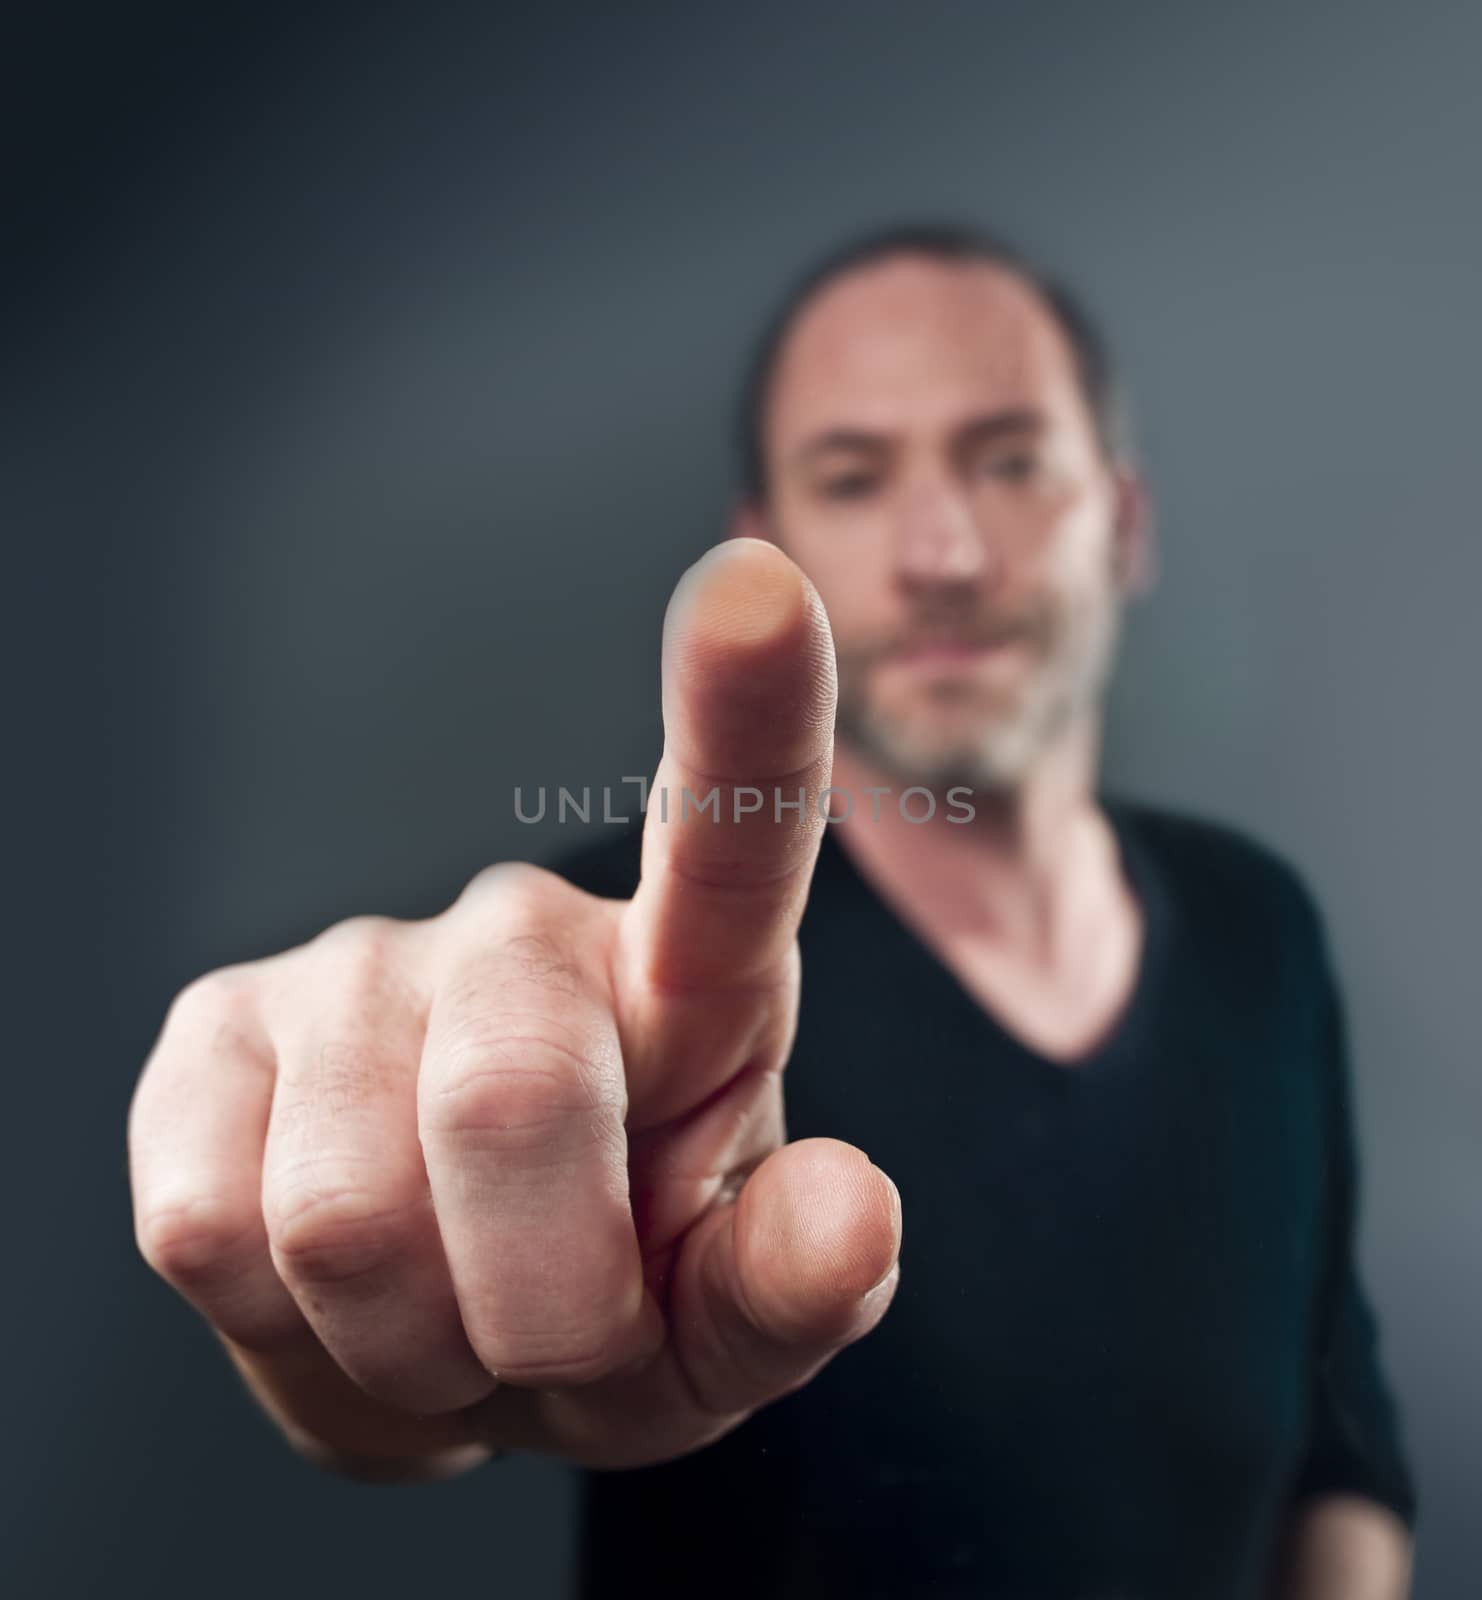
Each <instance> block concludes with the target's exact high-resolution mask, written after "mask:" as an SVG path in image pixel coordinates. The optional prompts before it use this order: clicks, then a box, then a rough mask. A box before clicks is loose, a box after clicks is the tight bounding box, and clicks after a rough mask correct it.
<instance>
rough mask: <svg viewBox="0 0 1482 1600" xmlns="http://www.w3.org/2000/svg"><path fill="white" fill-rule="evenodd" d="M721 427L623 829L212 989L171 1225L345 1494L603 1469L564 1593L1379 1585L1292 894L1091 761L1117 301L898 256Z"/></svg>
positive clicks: (943, 235)
mask: <svg viewBox="0 0 1482 1600" xmlns="http://www.w3.org/2000/svg"><path fill="white" fill-rule="evenodd" d="M744 432H745V460H746V483H745V493H744V495H743V498H742V504H741V506H740V509H739V510H738V513H737V520H736V528H735V532H736V534H737V535H739V536H740V537H738V538H736V539H733V540H731V541H728V542H727V543H726V544H724V545H722V546H721V547H720V548H719V549H717V550H716V551H712V552H711V553H710V554H709V555H707V556H706V557H705V558H704V559H703V560H702V561H701V562H699V563H698V564H697V565H696V566H695V567H694V568H692V569H691V570H690V572H689V573H687V574H686V575H685V577H684V579H683V580H682V581H681V583H680V585H679V588H678V589H677V590H676V593H675V596H674V599H673V601H672V602H671V605H670V609H669V612H668V614H667V617H666V621H665V633H664V641H663V703H664V718H665V748H664V754H663V758H662V761H661V763H660V766H659V770H658V773H657V775H656V777H655V779H654V782H653V785H652V787H651V790H650V792H649V795H648V806H647V812H646V816H645V818H644V821H643V824H642V827H641V830H637V829H635V830H633V831H631V832H629V833H627V834H625V835H623V836H622V837H621V838H619V839H618V840H616V841H615V842H614V843H611V844H608V843H603V844H600V845H598V846H597V847H596V848H595V849H589V850H587V851H585V852H583V853H582V854H581V855H580V856H578V857H576V858H573V859H572V860H571V861H570V862H569V863H567V866H566V871H565V874H564V875H557V874H553V873H549V872H545V871H543V870H541V869H537V868H532V867H525V866H519V865H505V866H501V867H497V868H494V869H491V870H489V871H488V872H486V873H483V874H481V875H480V876H479V877H478V878H476V879H475V880H474V882H473V884H471V885H470V887H469V889H468V890H467V891H465V893H464V895H463V896H462V897H461V898H460V899H459V901H458V902H457V903H456V904H455V905H454V906H453V907H451V908H450V909H449V910H448V911H447V912H446V913H444V914H443V915H442V916H440V917H437V918H433V919H431V920H430V921H428V922H425V923H413V924H403V923H394V922H390V921H385V920H381V919H357V920H355V921H353V922H351V923H346V924H342V925H341V926H339V927H337V928H335V929H331V930H329V932H328V933H326V934H325V935H322V936H321V937H320V938H319V939H317V940H314V941H312V942H311V943H310V944H309V945H306V946H304V947H303V948H302V949H300V950H296V951H290V952H288V953H286V954H284V955H280V956H277V957H274V958H272V959H270V960H267V961H262V962H255V963H249V964H245V965H243V966H240V967H235V968H230V969H226V970H225V971H223V972H221V973H217V974H212V975H210V976H208V977H207V978H206V979H203V980H200V981H199V982H197V983H196V984H194V985H192V986H191V987H190V988H189V989H188V990H186V991H185V993H184V994H183V995H182V996H181V997H180V998H179V999H178V1000H177V1002H176V1004H175V1005H174V1007H172V1010H171V1013H170V1016H169V1018H168V1019H167V1022H166V1026H165V1028H164V1031H163V1033H162V1036H161V1040H160V1042H159V1045H158V1046H157V1048H156V1050H155V1052H154V1054H153V1055H152V1056H151V1058H150V1062H149V1064H148V1066H147V1067H146V1070H145V1072H144V1074H143V1076H142V1078H141V1080H140V1084H139V1088H138V1090H137V1092H136V1095H135V1099H134V1104H133V1107H132V1110H131V1115H130V1152H131V1171H132V1178H133V1185H134V1197H135V1210H136V1221H137V1229H138V1236H139V1243H140V1247H141V1249H142V1250H143V1252H144V1254H145V1256H146V1258H147V1259H148V1260H149V1261H150V1262H151V1264H152V1265H153V1266H154V1267H155V1268H156V1270H158V1271H159V1272H160V1273H161V1274H162V1275H163V1276H164V1277H166V1278H167V1279H168V1280H169V1281H170V1282H171V1283H173V1284H174V1285H175V1286H176V1287H177V1288H179V1289H180V1290H181V1291H182V1292H183V1293H184V1294H185V1295H187V1296H188V1297H189V1298H190V1299H191V1300H192V1302H193V1303H194V1304H195V1305H196V1306H197V1307H199V1308H200V1309H201V1310H202V1311H203V1312H204V1313H205V1315H206V1316H207V1317H208V1318H209V1319H210V1321H211V1323H212V1325H213V1327H215V1329H216V1330H217V1332H218V1333H219V1335H220V1336H221V1338H222V1340H223V1343H224V1345H225V1347H226V1349H227V1351H228V1353H229V1354H230V1355H231V1357H232V1359H233V1360H234V1361H235V1363H236V1364H237V1366H238V1368H239V1369H240V1371H241V1372H242V1374H243V1376H244V1378H245V1379H246V1381H247V1383H248V1384H249V1386H250V1388H251V1389H252V1392H253V1393H254V1394H255V1395H256V1396H257V1397H258V1399H259V1400H260V1401H261V1402H262V1404H263V1405H264V1406H265V1407H266V1408H267V1409H268V1411H269V1412H270V1413H271V1414H272V1415H273V1416H274V1417H275V1418H276V1419H277V1421H278V1422H279V1424H280V1425H281V1426H282V1428H283V1430H284V1431H285V1433H286V1434H287V1436H288V1437H289V1438H290V1439H291V1440H292V1441H293V1443H294V1444H295V1445H296V1446H297V1447H298V1448H299V1449H301V1450H302V1451H303V1452H304V1453H306V1454H308V1455H310V1456H311V1457H312V1458H314V1459H316V1460H319V1461H321V1462H323V1463H324V1464H325V1465H327V1466H330V1467H333V1468H336V1469H338V1470H342V1471H345V1472H347V1473H351V1474H354V1475H358V1476H366V1477H386V1476H392V1477H396V1476H402V1477H405V1476H429V1475H438V1474H443V1473H450V1472H457V1471H461V1470H464V1469H466V1468H467V1467H469V1466H471V1465H474V1464H476V1463H478V1462H480V1461H483V1460H485V1459H487V1457H488V1455H489V1453H490V1451H491V1450H500V1449H512V1450H537V1451H542V1452H545V1453H549V1454H552V1455H555V1456H557V1457H560V1458H561V1459H564V1460H567V1461H570V1462H572V1463H574V1464H576V1465H579V1466H582V1467H584V1468H587V1469H589V1470H588V1472H587V1474H586V1476H585V1478H584V1488H585V1493H586V1504H585V1508H584V1524H583V1546H582V1561H581V1586H582V1591H583V1593H584V1594H588V1595H608V1594H613V1595H616V1594H626V1593H628V1592H641V1593H645V1594H647V1595H654V1596H657V1595H670V1594H673V1595H680V1594H683V1595H686V1596H690V1595H699V1596H722V1595H732V1594H735V1595H740V1594H748V1595H751V1594H771V1595H799V1596H802V1595H807V1596H830V1595H835V1594H837V1595H846V1594H847V1595H850V1596H864V1595H882V1596H885V1595H889V1596H897V1595H931V1596H968V1595H973V1596H987V1595H992V1596H1015V1597H1028V1596H1036V1597H1039V1596H1046V1597H1048V1596H1057V1597H1058V1596H1077V1597H1081V1600H1089V1597H1092V1596H1100V1597H1110V1596H1121V1597H1128V1596H1135V1597H1139V1600H1151V1597H1157V1596H1170V1597H1173V1596H1177V1597H1194V1596H1199V1597H1203V1596H1211V1597H1212V1596H1237V1595H1264V1594H1272V1595H1286V1596H1299V1597H1302V1600H1319V1597H1326V1596H1334V1597H1336V1596H1343V1597H1345V1600H1366V1597H1372V1600H1380V1597H1384V1600H1390V1597H1394V1596H1399V1595H1403V1594H1404V1593H1406V1592H1407V1586H1408V1569H1409V1550H1410V1528H1411V1526H1412V1525H1413V1520H1414V1514H1415V1504H1414V1491H1413V1487H1412V1484H1411V1481H1410V1476H1409V1473H1408V1470H1407V1467H1406V1463H1405V1461H1404V1458H1403V1454H1402V1450H1401V1446H1400V1441H1399V1434H1398V1428H1397V1424H1396V1420H1395V1416H1394V1408H1393V1403H1392V1400H1391V1398H1390V1395H1389V1392H1388V1389H1387V1386H1386V1384H1385V1381H1384V1378H1383V1375H1382V1371H1381V1369H1380V1366H1379V1362H1378V1356H1377V1338H1376V1331H1375V1324H1374V1319H1373V1315H1372V1312H1371V1310H1370V1308H1369V1305H1368V1302H1367V1300H1366V1298H1365V1295H1364V1293H1363V1291H1362V1288H1361V1286H1360V1284H1359V1282H1358V1278H1357V1274H1356V1269H1355V1221H1356V1213H1357V1193H1356V1188H1357V1178H1356V1174H1357V1164H1356V1159H1355V1152H1354V1149H1353V1142H1352V1141H1353V1131H1352V1113H1351V1106H1350V1103H1349V1097H1350V1087H1349V1082H1348V1068H1347V1063H1346V1060H1345V1056H1344V1045H1343V1036H1342V1018H1341V1008H1340V1004H1339V1000H1338V996H1337V991H1336V987H1335V984H1334V980H1333V976H1332V972H1331V968H1330V962H1329V959H1328V956H1327V954H1326V950H1325V946H1324V940H1323V935H1322V930H1321V926H1320V923H1319V919H1318V916H1317V913H1316V912H1315V910H1314V908H1313V906H1312V903H1311V900H1310V898H1309V897H1308V895H1307V894H1306V892H1305V891H1304V890H1303V888H1302V887H1301V885H1300V883H1299V881H1298V880H1297V878H1296V877H1295V876H1294V875H1293V873H1292V872H1291V871H1290V870H1289V869H1288V868H1286V867H1285V866H1284V865H1282V864H1281V863H1280V862H1279V861H1277V860H1276V859H1275V858H1274V857H1273V856H1272V855H1271V854H1270V853H1269V852H1267V851H1265V850H1263V849H1262V848H1260V847H1258V846H1257V845H1255V844H1253V843H1251V842H1249V841H1247V840H1244V839H1243V838H1241V837H1239V836H1237V835H1236V834H1234V833H1232V832H1230V831H1227V830H1223V829H1220V828H1216V827H1214V826H1212V825H1208V824H1201V823H1197V822H1194V821H1191V820H1187V819H1179V818H1175V817H1173V816H1170V815H1168V814H1165V813H1161V812H1157V811H1154V810H1152V809H1149V808H1147V807H1142V806H1134V805H1131V804H1128V803H1126V802H1125V801H1118V800H1114V799H1112V798H1111V797H1108V796H1105V795H1102V794H1101V793H1100V792H1099V790H1098V786H1097V779H1096V769H1097V742H1098V727H1099V707H1100V700H1101V695H1102V691H1103V688H1104V685H1105V682H1106V678H1107V675H1108V672H1109V669H1110V664H1111V660H1112V655H1113V651H1114V645H1115V640H1116V635H1117V624H1118V618H1119V613H1120V610H1121V607H1122V604H1123V602H1124V600H1125V598H1126V596H1128V595H1129V594H1130V593H1132V592H1133V591H1134V590H1135V589H1136V588H1137V587H1138V585H1139V584H1140V583H1141V582H1142V581H1143V578H1144V575H1145V572H1146V570H1147V543H1148V538H1149V534H1148V527H1147V513H1146V507H1145V495H1144V491H1143V489H1142V486H1141V484H1140V482H1139V479H1138V476H1137V474H1136V471H1135V470H1134V468H1133V466H1132V464H1131V462H1130V460H1129V459H1128V456H1127V453H1126V449H1125V440H1124V437H1123V433H1122V431H1121V421H1120V414H1119V409H1118V400H1117V395H1116V390H1115V385H1114V383H1113V380H1112V375H1111V372H1110V368H1109V364H1108V361H1107V356H1106V352H1105V349H1104V347H1103V346H1102V344H1101V342H1100V340H1099V339H1098V338H1097V336H1096V334H1095V331H1094V329H1093V328H1092V326H1091V324H1090V322H1089V321H1088V319H1087V318H1086V317H1085V315H1084V313H1083V312H1082V311H1081V310H1080V308H1079V307H1078V306H1077V304H1076V302H1075V301H1074V300H1073V299H1072V298H1071V297H1070V296H1069V295H1068V294H1066V293H1065V292H1064V291H1063V290H1062V289H1060V288H1058V287H1057V286H1055V285H1054V284H1053V283H1051V282H1049V281H1048V280H1046V279H1045V278H1044V276H1043V275H1042V274H1040V273H1039V272H1037V270H1036V269H1035V268H1033V267H1032V266H1030V265H1029V264H1028V263H1026V262H1024V261H1023V260H1021V259H1020V258H1019V257H1018V256H1016V255H1015V254H1014V253H1013V252H1012V251H1010V250H1008V249H1007V248H1005V247H1004V246H1002V245H1000V244H999V243H997V242H995V241H993V240H991V239H986V238H983V237H980V236H977V235H974V234H971V233H967V232H960V231H956V230H923V231H919V232H908V233H900V234H893V235H887V236H883V237H880V238H876V239H872V240H869V241H866V242H864V243H863V244H861V245H858V246H855V247H853V248H851V249H850V250H848V251H845V252H843V253H842V254H840V255H839V256H836V257H834V258H831V259H830V260H829V261H828V262H826V263H824V265H823V266H822V267H821V268H819V269H818V270H817V271H816V272H814V273H812V274H810V275H809V277H808V278H807V279H806V280H805V281H804V282H803V284H802V285H801V287H800V288H799V289H798V290H797V291H796V292H795V293H794V294H793V295H792V296H791V297H790V298H789V300H788V302H787V304H786V305H785V306H784V307H783V309H782V311H781V313H780V314H779V316H778V318H777V319H776V321H775V323H774V325H773V326H772V328H771V330H770V331H769V333H768V335H767V337H766V338H765V339H764V341H763V344H762V347H761V349H760V350H759V352H758V356H757V359H756V363H755V369H754V372H753V375H752V379H751V382H750V383H749V385H748V394H747V403H746V407H745V415H744ZM805 574H806V576H804V575H805ZM836 717H837V721H836V720H835V719H836ZM826 790H827V791H829V792H828V793H825V791H826ZM826 817H828V818H833V819H837V820H829V821H825V818H826ZM640 852H641V855H640ZM803 973H806V974H807V982H806V984H803V983H802V982H801V975H802V974H803ZM800 997H801V999H800ZM784 1065H786V1073H785V1080H786V1122H785V1124H784V1111H783V1080H784V1074H783V1070H782V1069H783V1067H784ZM788 1135H791V1142H785V1141H786V1140H787V1137H788ZM876 1162H878V1163H879V1164H878V1166H877V1165H875V1163H876ZM887 1173H888V1174H890V1177H889V1178H887V1176H886V1174H887ZM892 1179H893V1180H894V1181H893V1182H892V1181H891V1180H892Z"/></svg>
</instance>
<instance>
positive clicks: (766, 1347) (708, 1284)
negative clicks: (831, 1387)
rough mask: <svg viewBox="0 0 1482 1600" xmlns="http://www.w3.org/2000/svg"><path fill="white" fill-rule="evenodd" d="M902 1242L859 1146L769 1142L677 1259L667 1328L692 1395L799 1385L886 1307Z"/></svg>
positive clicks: (766, 1393)
mask: <svg viewBox="0 0 1482 1600" xmlns="http://www.w3.org/2000/svg"><path fill="white" fill-rule="evenodd" d="M900 1245H901V1205H900V1196H899V1193H898V1192H897V1190H896V1187H895V1185H894V1184H893V1183H892V1182H891V1181H890V1179H889V1178H887V1177H886V1175H885V1174H884V1173H883V1172H881V1171H880V1169H879V1168H878V1167H876V1166H874V1165H873V1164H872V1163H871V1161H870V1159H869V1157H868V1156H866V1155H865V1153H864V1152H863V1151H862V1150H857V1149H855V1147H854V1146H853V1145H848V1144H844V1143H842V1142H841V1141H839V1140H837V1139H800V1140H798V1141H797V1142H796V1143H794V1144H789V1145H784V1146H783V1147H782V1148H781V1149H780V1150H775V1151H773V1153H772V1154H771V1155H770V1156H768V1158H767V1159H766V1160H765V1161H764V1162H763V1163H762V1164H761V1166H759V1167H758V1168H757V1169H756V1171H755V1172H753V1173H752V1174H751V1176H750V1178H748V1179H747V1182H746V1185H745V1187H744V1188H743V1189H742V1190H741V1193H740V1195H739V1196H738V1197H737V1199H736V1201H735V1203H734V1204H732V1205H728V1206H723V1207H721V1208H720V1209H719V1210H718V1211H716V1212H714V1213H712V1214H711V1215H710V1216H708V1217H706V1218H704V1219H703V1220H702V1221H701V1222H700V1223H699V1224H697V1225H696V1227H694V1228H693V1229H692V1230H691V1231H690V1234H689V1236H688V1237H687V1238H686V1240H685V1244H684V1248H683V1250H682V1251H681V1253H680V1257H679V1260H678V1261H677V1263H676V1264H675V1276H674V1282H673V1298H672V1301H671V1311H672V1325H673V1330H674V1332H673V1337H674V1340H675V1343H676V1345H677V1352H676V1353H677V1354H678V1356H679V1359H680V1362H681V1363H682V1365H683V1367H684V1369H685V1371H686V1373H687V1374H688V1376H689V1380H690V1384H691V1386H692V1388H693V1390H694V1392H695V1394H696V1396H697V1397H698V1398H699V1400H700V1402H701V1403H702V1404H703V1405H704V1406H705V1407H706V1409H707V1410H713V1411H716V1412H733V1411H748V1410H752V1409H755V1408H756V1407H758V1406H761V1405H764V1404H766V1403H767V1402H768V1401H770V1400H775V1399H777V1398H778V1397H779V1396H781V1395H783V1394H786V1393H788V1392H789V1391H791V1390H793V1389H797V1388H800V1387H801V1386H802V1385H803V1384H804V1383H805V1382H807V1380H808V1379H809V1378H811V1377H812V1376H813V1375H814V1374H815V1373H816V1372H817V1371H818V1370H819V1369H820V1368H821V1367H823V1366H824V1365H825V1364H826V1362H827V1361H828V1360H829V1358H830V1357H831V1356H833V1355H835V1354H836V1353H837V1352H838V1351H839V1350H841V1349H843V1348H844V1347H845V1346H846V1345H849V1344H852V1343H853V1342H854V1341H855V1340H856V1339H859V1338H861V1337H863V1335H864V1334H866V1333H868V1332H869V1331H870V1329H872V1328H873V1327H874V1326H875V1325H876V1323H878V1322H879V1320H880V1318H881V1317H882V1316H883V1315H884V1313H885V1310H886V1308H887V1307H888V1306H889V1304H890V1301H891V1298H892V1297H893V1295H894V1293H895V1288H896V1284H897V1283H898V1281H899V1276H900V1267H899V1260H898V1258H899V1254H900Z"/></svg>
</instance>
